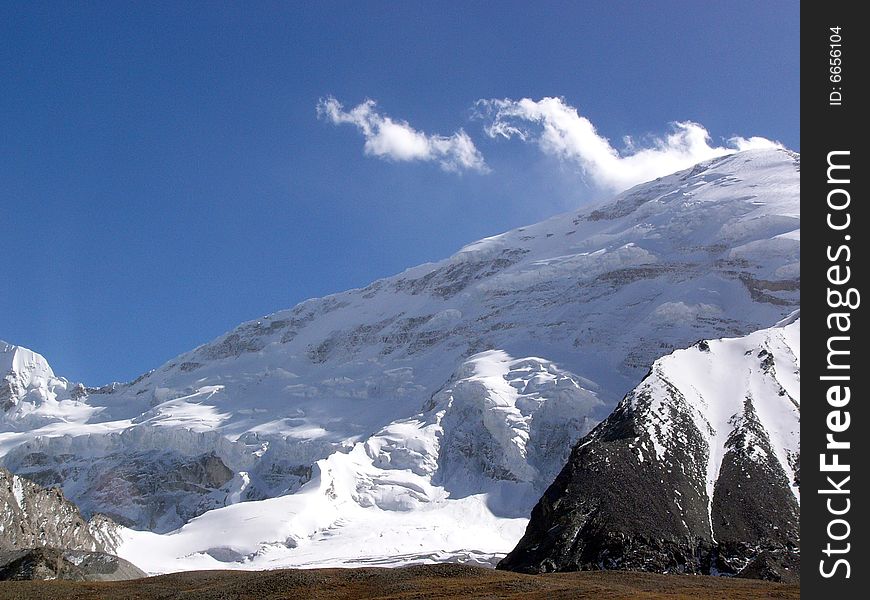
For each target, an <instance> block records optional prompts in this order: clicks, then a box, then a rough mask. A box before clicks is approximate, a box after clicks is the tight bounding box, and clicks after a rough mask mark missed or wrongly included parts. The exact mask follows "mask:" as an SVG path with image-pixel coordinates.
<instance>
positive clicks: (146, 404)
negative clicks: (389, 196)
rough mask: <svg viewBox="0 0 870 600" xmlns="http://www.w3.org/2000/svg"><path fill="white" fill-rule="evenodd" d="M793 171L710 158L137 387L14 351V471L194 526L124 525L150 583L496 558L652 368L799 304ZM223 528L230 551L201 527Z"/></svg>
mask: <svg viewBox="0 0 870 600" xmlns="http://www.w3.org/2000/svg"><path fill="white" fill-rule="evenodd" d="M799 164H800V163H799V157H798V156H797V155H794V154H792V153H789V152H786V151H779V150H770V151H751V152H742V153H738V154H734V155H731V156H727V157H723V158H719V159H716V160H713V161H710V162H706V163H702V164H700V165H698V166H696V167H694V168H693V169H690V170H687V171H683V172H680V173H675V174H673V175H670V176H668V177H663V178H661V179H658V180H656V181H653V182H649V183H647V184H643V185H640V186H637V187H635V188H633V189H631V190H628V191H627V192H624V193H623V194H620V195H619V196H617V197H616V198H615V199H614V200H612V201H610V202H607V203H602V204H600V205H598V206H595V207H589V208H585V209H583V210H580V211H577V212H573V213H569V214H565V215H561V216H558V217H555V218H552V219H550V220H548V221H544V222H542V223H539V224H536V225H532V226H529V227H523V228H520V229H517V230H514V231H511V232H508V233H505V234H502V235H499V236H495V237H492V238H487V239H485V240H481V241H479V242H476V243H474V244H471V245H469V246H466V247H465V248H463V249H462V250H461V251H460V252H459V253H457V254H456V255H454V256H453V257H451V258H449V259H446V260H444V261H441V262H438V263H434V264H427V265H422V266H419V267H415V268H413V269H409V270H408V271H405V272H404V273H401V274H399V275H396V276H394V277H390V278H387V279H382V280H379V281H376V282H374V283H372V284H371V285H369V286H368V287H366V288H363V289H357V290H350V291H348V292H343V293H341V294H336V295H333V296H328V297H326V298H320V299H315V300H309V301H306V302H303V303H302V304H300V305H298V306H296V307H294V308H292V309H289V310H286V311H281V312H278V313H274V314H272V315H268V316H266V317H263V318H261V319H258V320H255V321H250V322H248V323H244V324H242V325H240V326H239V327H237V328H236V329H234V330H233V331H230V332H228V333H227V334H225V335H223V336H221V337H219V338H218V339H216V340H214V341H213V342H210V343H208V344H205V345H203V346H200V347H198V348H196V349H194V350H192V351H190V352H188V353H185V354H183V355H181V356H179V357H177V358H176V359H174V360H172V361H170V362H168V363H167V364H165V365H163V366H162V367H160V368H158V369H156V370H154V371H151V372H149V373H146V374H145V375H143V376H141V377H139V378H138V379H136V380H135V381H133V382H131V383H127V384H114V385H110V386H104V387H103V388H99V389H95V388H85V387H84V386H80V385H75V384H71V383H69V382H67V381H66V380H64V379H62V378H57V377H54V376H53V374H50V371H51V370H50V368H49V367H48V365H47V363H45V361H44V359H42V357H39V355H36V354H35V353H30V352H29V351H24V350H23V349H17V348H15V347H6V350H5V351H4V352H3V353H0V357H2V358H0V377H5V379H4V380H3V381H4V382H5V383H0V402H2V406H3V407H4V411H5V412H3V413H0V456H2V458H0V461H2V463H3V464H5V465H6V466H8V467H9V468H10V469H12V470H13V471H15V472H16V473H23V474H26V475H27V476H28V477H31V478H33V479H35V480H36V481H38V482H40V483H42V484H44V485H48V484H57V485H62V486H63V489H64V491H65V492H66V494H67V495H68V496H69V497H71V498H73V499H74V500H75V501H76V502H77V503H78V504H79V505H80V506H81V507H82V509H83V510H84V511H86V512H88V513H92V512H104V513H107V514H109V515H111V516H112V517H113V518H115V519H116V520H118V521H119V522H122V523H125V524H127V525H129V526H131V527H132V528H134V529H139V530H150V531H151V532H158V533H165V532H168V531H171V530H173V529H176V528H178V527H180V526H182V525H184V524H185V523H187V525H186V526H185V527H184V528H183V529H181V530H180V531H179V532H177V533H175V534H173V536H171V537H172V539H174V540H175V541H176V542H178V543H179V544H180V545H179V546H177V547H174V548H176V550H173V549H171V548H169V547H167V546H165V545H164V544H166V543H168V542H166V540H167V539H169V538H167V537H161V536H157V535H154V534H152V533H136V532H131V533H130V535H129V543H128V544H127V545H126V546H125V547H126V548H127V549H128V551H129V552H130V556H134V555H135V556H138V555H139V554H141V553H142V552H141V549H142V548H146V547H154V548H160V549H161V552H165V553H166V555H167V556H171V557H175V558H173V559H172V560H171V561H169V562H164V563H161V564H154V563H152V564H151V566H148V565H147V564H146V563H143V565H142V566H144V567H146V568H149V569H151V570H168V569H177V568H185V567H188V566H191V565H196V566H201V567H217V566H252V567H256V566H262V565H264V564H268V565H271V566H278V565H282V564H283V565H293V564H303V563H309V564H315V563H317V564H346V563H349V562H354V561H356V562H365V561H369V560H371V561H379V560H382V559H384V557H388V556H398V557H399V558H398V559H396V561H398V562H401V561H402V560H404V559H402V556H403V555H407V556H430V555H431V556H437V557H441V558H445V557H448V556H469V555H471V554H474V555H475V556H478V557H481V559H482V560H489V557H490V555H497V554H500V553H504V552H506V551H507V550H509V549H510V548H511V547H512V546H513V544H514V542H515V541H516V539H518V538H519V536H520V534H521V533H522V529H523V527H524V525H525V522H526V521H525V518H524V516H523V515H526V514H528V510H530V509H531V507H532V505H533V504H534V502H535V500H536V499H537V497H538V496H539V495H540V492H541V491H542V490H543V489H544V488H545V487H546V485H547V484H549V482H550V480H551V479H552V477H553V476H555V473H557V472H558V471H559V469H560V468H561V466H562V464H563V463H564V459H565V457H566V456H567V453H568V450H569V448H570V446H571V445H572V443H573V442H574V441H575V440H577V439H579V437H580V436H581V435H583V434H584V433H586V431H587V430H588V429H589V428H590V426H591V425H593V424H594V423H595V422H597V421H598V420H599V419H601V418H603V417H604V416H606V414H607V413H608V412H609V410H610V409H611V408H612V407H613V406H614V405H615V404H616V403H617V401H618V400H619V399H620V398H622V397H623V396H624V395H625V393H626V392H628V391H629V390H631V389H632V388H633V387H634V386H635V385H636V384H637V382H638V381H639V380H640V379H641V377H642V376H643V374H644V373H645V372H646V371H647V370H648V369H649V366H650V365H651V364H652V363H653V361H654V360H655V359H657V358H659V357H660V356H662V355H664V354H667V353H668V352H670V351H672V350H673V349H675V348H680V347H686V346H689V345H690V344H692V343H693V342H694V341H695V340H698V339H701V338H717V337H722V336H736V335H745V334H747V333H749V332H751V331H755V330H758V329H761V328H762V327H767V326H769V325H771V324H772V323H775V322H777V321H778V320H780V319H782V318H784V317H785V316H787V315H788V314H789V313H791V312H792V311H793V310H794V308H795V307H796V306H797V305H798V304H799V295H800V289H799V281H800V279H799V277H800V266H799V264H800V263H799V255H800V239H799V238H800V235H799V231H800V229H799V228H800V213H799V200H798V198H799ZM2 348H4V346H0V349H2ZM22 357H30V358H27V359H25V358H22ZM37 357H38V358H37ZM521 357H540V358H521ZM27 365H33V366H27ZM46 369H47V370H46ZM4 372H5V373H6V375H5V376H4V375H3V373H4ZM40 373H41V374H40ZM324 498H327V499H329V502H327V501H325V500H324ZM269 511H273V512H272V513H270V514H281V515H283V516H282V520H281V521H280V522H273V521H271V520H269V519H264V518H262V517H258V516H257V515H262V514H263V513H264V512H269ZM274 511H278V512H274ZM198 515H201V516H198ZM197 516H198V517H197ZM194 517H197V518H195V519H194ZM248 518H256V519H259V520H260V521H261V527H259V528H258V527H255V526H253V525H251V523H249V522H248V521H246V520H245V519H248ZM191 519H193V520H192V521H191ZM235 519H238V520H235ZM223 522H226V523H228V524H229V525H227V527H231V530H232V531H233V532H235V533H232V534H230V533H228V534H227V536H225V540H226V541H225V543H223V542H222V543H219V542H220V540H210V539H206V538H207V537H208V536H205V537H203V536H199V535H198V534H197V535H194V533H192V532H196V531H205V529H212V530H213V529H215V527H217V526H218V524H219V523H223ZM232 523H236V525H235V526H232V525H231V524H232ZM242 523H244V525H242ZM448 523H449V525H448ZM198 528H200V529H198ZM228 531H229V530H228ZM185 532H187V533H185ZM354 532H356V533H354ZM381 534H383V536H384V537H381ZM239 536H241V537H239ZM354 536H357V537H354ZM181 540H190V541H189V543H188V542H185V544H187V545H185V544H181ZM194 540H195V541H194ZM231 540H232V541H231ZM216 544H217V545H216ZM306 548H307V550H306ZM179 553H180V554H179ZM144 554H148V553H147V552H146V553H144ZM151 556H152V558H153V555H151ZM176 558H177V559H178V560H175V559H176ZM134 562H136V560H135V559H134Z"/></svg>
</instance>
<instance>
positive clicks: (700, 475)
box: [499, 314, 800, 577]
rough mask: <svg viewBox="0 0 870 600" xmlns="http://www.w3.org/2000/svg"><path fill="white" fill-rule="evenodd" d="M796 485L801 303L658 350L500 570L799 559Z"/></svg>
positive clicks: (708, 566) (736, 569)
mask: <svg viewBox="0 0 870 600" xmlns="http://www.w3.org/2000/svg"><path fill="white" fill-rule="evenodd" d="M799 485H800V320H799V319H798V318H797V314H795V315H794V316H793V317H792V318H790V319H787V320H785V321H784V322H782V323H780V324H778V325H777V326H776V327H773V328H771V329H765V330H762V331H758V332H755V333H752V334H750V335H748V336H746V337H742V338H732V339H721V340H714V341H709V342H707V341H703V342H699V343H697V344H695V345H694V346H693V347H692V348H689V349H686V350H679V351H677V352H674V353H672V354H670V355H668V356H666V357H664V358H661V359H659V360H657V361H656V362H655V364H654V365H653V367H652V369H651V371H650V373H649V375H648V376H647V377H646V378H645V379H644V380H643V382H642V383H641V384H640V385H638V386H637V387H636V388H635V389H634V390H632V391H631V392H630V393H629V394H628V395H626V397H625V399H624V400H623V401H622V402H621V403H620V404H619V406H617V408H616V410H615V411H614V412H613V413H612V414H611V415H610V416H609V417H608V418H607V419H606V420H605V421H604V422H602V423H601V424H600V425H599V426H598V427H596V428H595V430H594V431H592V432H591V433H590V434H589V435H588V436H587V437H585V438H584V439H583V440H582V441H581V442H580V443H579V444H578V445H577V447H576V448H575V449H574V451H573V452H572V454H571V458H570V460H569V461H568V464H567V465H566V466H565V468H564V469H563V470H562V472H561V473H560V474H559V476H558V477H557V478H556V480H555V482H554V483H553V484H552V485H551V486H550V488H549V489H548V490H547V492H546V493H545V494H544V496H543V497H542V498H541V500H540V502H539V503H538V504H537V505H536V506H535V509H534V511H533V512H532V518H531V521H530V523H529V526H528V529H527V530H526V533H525V535H524V536H523V538H522V539H521V540H520V542H519V544H518V545H517V547H516V549H514V550H513V551H512V552H511V553H510V554H509V555H508V556H507V557H506V558H505V559H504V560H503V561H501V562H500V563H499V568H504V569H510V570H520V571H526V572H535V573H539V572H546V571H555V570H559V571H564V570H569V571H570V570H584V569H598V568H618V569H637V570H652V571H688V572H693V573H698V572H700V573H707V574H710V573H713V574H715V573H727V574H738V573H740V572H741V571H742V570H743V569H744V568H746V567H747V565H749V564H750V563H751V562H752V561H753V560H755V559H757V558H759V557H760V556H762V555H763V560H765V561H768V562H769V561H771V559H772V557H777V556H778V557H781V558H784V559H785V562H794V559H795V556H796V554H797V553H798V552H799V547H800V533H799V529H798V516H799V512H800V509H799V501H800V494H799V491H800V488H799ZM792 576H793V577H796V573H793V574H792Z"/></svg>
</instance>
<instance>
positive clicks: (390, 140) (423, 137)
mask: <svg viewBox="0 0 870 600" xmlns="http://www.w3.org/2000/svg"><path fill="white" fill-rule="evenodd" d="M317 115H318V116H319V117H320V118H321V119H324V120H326V121H329V122H330V123H333V124H335V125H342V124H350V125H354V126H356V128H357V129H358V130H359V132H360V133H361V134H362V135H363V137H364V138H365V146H364V150H365V153H366V154H368V155H370V156H377V157H379V158H384V159H388V160H395V161H402V162H410V161H432V162H437V163H438V164H439V165H440V166H441V168H442V169H444V170H445V171H453V172H460V171H467V170H471V171H478V172H481V173H485V172H488V171H489V169H488V168H487V166H486V162H485V161H484V160H483V155H482V154H481V153H480V151H478V149H477V147H476V146H475V145H474V142H472V141H471V138H470V137H469V136H468V134H467V133H465V131H463V130H462V129H460V130H459V131H456V132H455V133H453V134H452V135H450V136H442V135H431V134H426V133H423V132H421V131H417V130H416V129H414V128H413V127H411V125H410V124H409V123H408V122H407V121H395V120H393V119H392V118H390V117H388V116H386V115H383V114H381V113H379V112H378V110H377V103H376V102H375V101H374V100H366V101H365V102H362V103H361V104H358V105H357V106H355V107H354V108H352V109H350V110H349V111H348V110H345V109H344V106H342V104H341V103H340V102H339V101H338V100H336V99H335V98H333V97H331V96H329V97H327V98H322V99H321V100H320V101H319V102H318V103H317Z"/></svg>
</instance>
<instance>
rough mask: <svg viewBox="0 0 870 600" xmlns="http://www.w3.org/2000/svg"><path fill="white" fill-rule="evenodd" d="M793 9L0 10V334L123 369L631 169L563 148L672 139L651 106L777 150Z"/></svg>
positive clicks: (568, 205)
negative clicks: (552, 133) (555, 128)
mask: <svg viewBox="0 0 870 600" xmlns="http://www.w3.org/2000/svg"><path fill="white" fill-rule="evenodd" d="M798 13H799V5H798V3H797V2H784V1H772V2H745V1H733V2H728V3H724V2H723V3H707V2H691V1H688V0H686V1H680V2H677V1H671V2H667V1H666V2H654V3H651V2H605V1H601V2H567V3H559V2H547V3H532V2H515V3H514V2H455V3H453V2H437V3H435V2H431V3H417V2H401V3H399V2H395V3H387V2H366V3H359V2H339V3H334V2H318V3H314V2H310V3H296V2H287V3H258V4H256V5H245V6H243V5H242V4H241V3H232V4H231V3H223V2H213V3H195V2H192V3H168V2H167V3H162V2H161V3H138V4H128V3H124V4H118V3H99V2H93V3H87V4H81V3H23V2H22V3H15V4H13V3H8V2H7V3H3V4H2V6H0V82H2V93H0V225H2V231H3V237H2V240H3V248H4V252H3V260H2V261H0V278H2V282H3V287H2V291H0V339H4V340H6V341H8V342H12V343H17V344H21V345H25V346H28V347H30V348H32V349H34V350H36V351H38V352H40V353H42V354H44V355H45V356H46V357H47V358H48V359H49V361H50V362H51V363H52V365H53V367H54V369H55V371H56V372H57V373H58V374H61V375H63V376H66V377H68V378H70V379H72V380H77V381H84V382H85V383H87V384H89V385H98V384H102V383H106V382H108V381H111V380H120V381H124V380H129V379H132V378H133V377H135V376H137V375H138V374H140V373H142V372H144V371H146V370H148V369H151V368H155V367H157V366H159V365H160V364H162V363H163V362H165V361H166V360H168V359H170V358H172V357H173V356H175V355H176V354H179V353H181V352H183V351H185V350H188V349H190V348H192V347H194V346H196V345H198V344H200V343H203V342H205V341H208V340H210V339H212V338H214V337H216V336H218V335H220V334H221V333H223V332H224V331H226V330H228V329H231V328H232V327H234V326H235V325H237V324H238V323H240V322H242V321H244V320H248V319H252V318H256V317H258V316H261V315H263V314H267V313H269V312H273V311H275V310H280V309H283V308H288V307H291V306H292V305H294V304H296V303H297V302H299V301H301V300H304V299H306V298H309V297H314V296H321V295H325V294H328V293H333V292H338V291H341V290H344V289H347V288H351V287H358V286H363V285H365V284H367V283H368V282H370V281H371V280H373V279H376V278H378V277H383V276H387V275H391V274H394V273H396V272H399V271H401V270H402V269H404V268H407V267H410V266H413V265H416V264H419V263H422V262H426V261H432V260H437V259H440V258H444V257H446V256H448V255H450V254H452V253H453V252H454V251H456V250H457V249H458V248H460V247H461V246H463V245H464V244H466V243H468V242H470V241H473V240H475V239H478V238H481V237H484V236H487V235H492V234H496V233H499V232H501V231H504V230H507V229H510V228H513V227H517V226H521V225H524V224H528V223H531V222H535V221H538V220H541V219H544V218H546V217H548V216H551V215H553V214H556V213H559V212H563V211H565V210H570V209H572V208H575V207H577V206H580V205H581V204H582V203H583V202H588V201H589V200H590V199H593V198H598V197H602V196H604V195H607V194H609V193H612V191H613V190H616V189H618V188H619V187H620V186H623V185H627V184H628V183H630V181H622V180H619V181H616V180H614V174H615V173H622V172H623V171H624V170H623V169H621V168H619V169H617V168H615V167H613V165H611V167H607V166H604V165H602V164H601V163H600V161H598V160H597V158H596V155H595V153H594V151H592V150H588V149H587V148H584V147H579V146H578V145H577V144H580V142H577V143H575V142H576V140H577V139H579V138H577V137H576V136H573V133H576V131H584V130H583V128H584V127H586V129H585V131H586V132H587V133H588V131H589V130H590V128H591V127H592V126H594V128H595V134H596V135H597V136H599V138H606V139H608V140H609V144H610V146H612V148H613V151H614V152H617V151H618V152H619V153H620V156H621V157H622V158H624V157H626V156H630V155H632V154H633V153H636V152H637V151H638V149H643V148H647V147H650V146H654V145H655V144H656V143H657V142H658V143H659V144H660V145H661V144H662V143H665V142H667V136H668V135H677V134H679V135H683V137H679V139H676V138H675V139H676V141H675V142H674V141H673V140H672V142H674V144H676V145H678V146H679V145H680V144H682V145H683V146H685V144H686V143H689V142H687V141H686V140H687V139H688V137H687V136H690V134H692V133H697V131H696V130H687V129H686V128H687V127H694V126H690V125H685V126H683V128H682V129H681V128H680V126H674V125H672V123H675V122H692V123H697V124H700V126H703V128H705V129H706V131H707V132H708V133H709V136H710V139H709V147H710V148H712V149H713V150H714V151H715V150H716V149H720V148H725V147H729V148H730V147H734V145H735V144H736V143H737V142H735V141H733V140H732V141H730V142H729V141H728V140H729V139H731V138H733V137H734V136H742V137H744V138H750V137H752V136H760V137H764V138H767V139H769V140H776V141H778V142H781V143H782V144H784V145H785V146H787V147H789V148H791V149H795V150H799V149H800V129H799V118H798V117H799V98H798V95H799V71H798V63H799V48H798V41H799V40H798V30H799V20H798ZM523 98H528V99H530V101H529V103H527V104H525V105H522V104H520V103H519V101H520V100H521V99H523ZM545 98H552V99H554V100H552V101H549V103H547V104H545V103H544V102H543V99H545ZM366 99H372V100H374V101H376V103H377V104H376V105H374V106H370V107H368V108H366V107H365V106H363V107H362V108H361V109H360V110H358V111H357V112H356V113H353V114H352V113H351V111H352V110H353V109H354V108H355V107H357V106H359V105H360V104H361V103H363V102H364V101H365V100H366ZM557 99H561V100H557ZM333 100H334V103H333V104H330V105H327V104H325V103H328V102H332V101H333ZM479 100H484V101H489V102H484V103H482V104H479V103H478V101H479ZM492 100H499V101H501V103H500V104H499V103H493V102H492ZM318 103H320V106H321V111H320V116H318V111H317V107H318ZM339 103H340V104H341V107H340V108H339V107H338V104H339ZM329 107H331V108H332V109H334V110H333V111H332V112H331V113H330V112H329V111H328V110H325V109H326V108H329ZM572 115H573V116H572ZM560 117H565V118H567V119H568V122H569V125H570V126H569V128H568V129H565V130H564V131H561V132H560V133H561V134H564V135H560V136H559V137H558V139H557V141H556V142H555V144H554V143H552V140H550V142H551V143H549V144H548V143H547V140H546V139H544V138H543V137H542V136H543V135H544V132H545V131H546V128H547V126H548V125H552V124H553V123H558V122H562V123H564V122H565V121H564V120H562V121H559V119H560ZM385 123H386V124H387V125H385ZM498 126H500V127H498ZM575 126H576V127H577V129H576V130H575V129H571V128H573V127H575ZM366 127H368V128H369V137H368V138H367V137H365V133H366V131H365V128H366ZM372 128H374V129H372ZM518 131H521V132H523V134H524V136H525V138H526V139H525V141H523V139H521V137H520V136H519V135H518V133H517V132H518ZM506 132H507V133H511V132H512V135H507V133H506ZM394 134H395V135H394ZM502 134H504V135H502ZM625 136H630V137H631V138H632V140H634V144H635V148H634V149H631V148H630V147H627V146H626V145H625V142H624V137H625ZM463 140H464V141H463ZM596 140H598V138H595V140H593V141H594V143H598V142H597V141H596ZM463 143H464V144H465V145H463ZM468 143H470V144H471V150H473V152H472V153H471V154H469V152H468V151H469V147H468ZM560 144H561V145H560ZM571 144H574V145H573V146H572V145H571ZM593 145H595V144H593ZM705 145H707V144H706V143H705ZM679 149H680V148H676V150H679ZM605 154H606V152H605ZM469 156H470V157H472V160H466V159H468V157H469ZM598 157H599V158H600V153H599V155H598ZM605 158H606V156H605ZM659 158H662V157H658V156H655V157H652V159H651V160H652V161H653V162H656V161H657V160H658V159H659ZM664 158H667V157H664ZM475 160H476V161H477V162H475ZM608 160H610V159H608ZM611 162H612V161H611ZM613 164H618V165H620V166H626V167H628V166H632V165H629V163H613ZM656 164H658V163H656ZM634 166H638V167H640V166H643V165H633V166H632V169H634ZM645 172H646V171H645V170H644V169H642V168H637V169H634V170H632V171H631V173H633V174H634V176H636V177H640V176H641V174H642V173H645Z"/></svg>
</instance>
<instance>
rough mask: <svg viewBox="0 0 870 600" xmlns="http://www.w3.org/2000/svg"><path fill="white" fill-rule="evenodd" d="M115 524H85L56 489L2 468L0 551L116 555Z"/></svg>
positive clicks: (102, 519)
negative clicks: (53, 549) (66, 550)
mask: <svg viewBox="0 0 870 600" xmlns="http://www.w3.org/2000/svg"><path fill="white" fill-rule="evenodd" d="M116 528H117V525H115V524H114V523H113V522H112V521H111V520H109V519H107V518H105V517H102V516H100V517H97V518H95V519H93V520H92V522H90V523H89V522H88V521H85V520H84V519H83V518H82V516H81V514H80V513H79V510H78V508H76V506H75V504H73V503H72V502H70V501H69V500H67V499H66V498H64V496H63V492H61V491H60V490H59V489H57V488H52V489H45V488H42V487H40V486H38V485H37V484H35V483H33V482H32V481H29V480H27V479H25V478H24V477H19V476H18V475H13V474H12V473H10V472H9V471H7V470H6V469H3V468H0V549H17V548H34V547H42V546H50V547H56V548H71V549H77V550H89V551H95V552H113V551H114V550H115V545H116V543H117V540H116V538H115V535H114V533H115V529H116Z"/></svg>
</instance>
